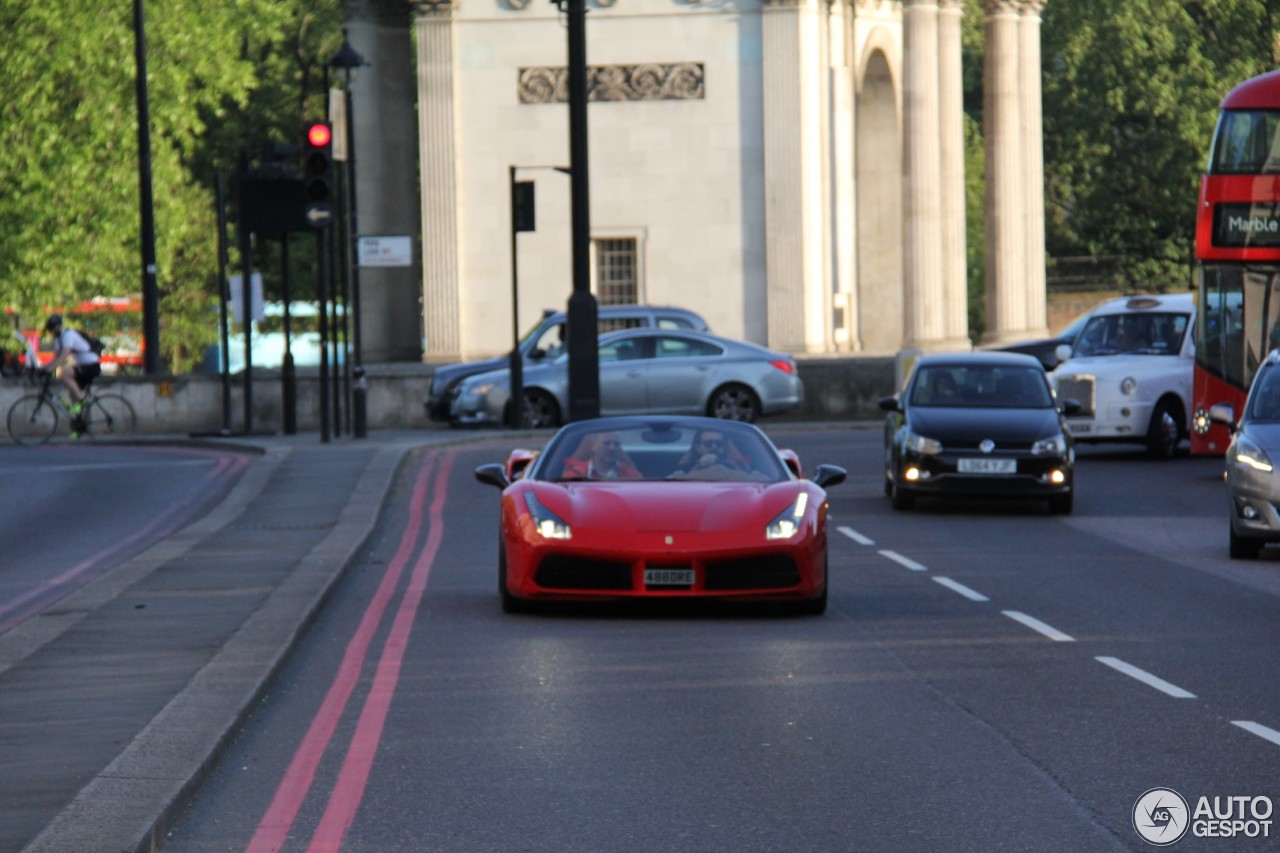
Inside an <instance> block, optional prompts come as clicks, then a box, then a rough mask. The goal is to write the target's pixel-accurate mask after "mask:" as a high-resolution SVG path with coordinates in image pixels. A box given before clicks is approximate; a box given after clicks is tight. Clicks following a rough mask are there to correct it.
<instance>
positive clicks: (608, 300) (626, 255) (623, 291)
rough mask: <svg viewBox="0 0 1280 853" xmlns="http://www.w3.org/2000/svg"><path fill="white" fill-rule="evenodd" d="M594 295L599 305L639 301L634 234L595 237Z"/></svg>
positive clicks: (625, 303)
mask: <svg viewBox="0 0 1280 853" xmlns="http://www.w3.org/2000/svg"><path fill="white" fill-rule="evenodd" d="M595 245H596V298H597V299H598V300H599V303H600V304H601V305H632V304H635V303H636V302H638V301H639V298H640V288H639V282H638V281H637V280H636V279H637V277H638V273H637V269H636V241H635V239H634V238H609V239H602V240H596V241H595Z"/></svg>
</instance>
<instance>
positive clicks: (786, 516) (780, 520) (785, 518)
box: [764, 492, 809, 539]
mask: <svg viewBox="0 0 1280 853" xmlns="http://www.w3.org/2000/svg"><path fill="white" fill-rule="evenodd" d="M808 507H809V493H808V492H801V493H800V494H799V495H797V496H796V499H795V502H794V503H792V504H791V506H789V507H787V508H786V509H785V510H783V511H782V513H781V514H779V515H778V517H777V518H775V519H774V520H773V521H771V522H769V526H768V527H766V528H765V529H764V538H765V539H790V538H791V537H792V536H795V535H796V534H797V533H799V532H800V522H801V520H802V519H803V518H804V511H805V510H806V509H808Z"/></svg>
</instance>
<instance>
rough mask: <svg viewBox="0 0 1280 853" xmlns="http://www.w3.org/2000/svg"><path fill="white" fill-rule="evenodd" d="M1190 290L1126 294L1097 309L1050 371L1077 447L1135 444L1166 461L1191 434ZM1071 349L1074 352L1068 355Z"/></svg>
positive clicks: (1192, 310)
mask: <svg viewBox="0 0 1280 853" xmlns="http://www.w3.org/2000/svg"><path fill="white" fill-rule="evenodd" d="M1195 312H1196V308H1195V301H1194V298H1193V296H1192V295H1191V294H1190V293H1181V294H1169V295H1153V296H1125V297H1120V298H1118V299H1112V300H1109V301H1107V302H1104V303H1102V304H1101V305H1099V306H1098V307H1097V308H1095V309H1094V311H1093V313H1092V314H1091V315H1090V317H1089V322H1088V323H1086V324H1085V326H1084V328H1083V329H1082V330H1081V331H1080V336H1079V337H1078V338H1076V342H1075V345H1074V346H1072V347H1070V348H1068V347H1065V346H1064V347H1061V348H1060V351H1059V355H1060V356H1061V357H1062V358H1063V360H1062V363H1061V364H1059V365H1058V366H1057V368H1055V369H1054V371H1053V372H1052V373H1051V374H1049V380H1050V382H1051V383H1052V384H1053V386H1054V389H1055V390H1056V392H1057V395H1058V399H1059V400H1076V401H1077V402H1079V403H1080V410H1079V411H1078V412H1074V413H1073V414H1071V415H1070V416H1068V417H1067V419H1066V420H1067V427H1068V429H1069V430H1070V431H1071V435H1072V437H1073V438H1074V439H1075V440H1076V442H1078V443H1087V442H1112V441H1124V442H1136V443H1141V444H1145V445H1146V446H1147V449H1148V451H1149V452H1150V453H1151V455H1152V456H1156V457H1160V458H1169V457H1171V456H1173V455H1174V454H1175V453H1176V452H1177V449H1178V445H1179V443H1180V442H1181V441H1182V439H1184V438H1186V437H1187V413H1188V412H1190V411H1191V373H1192V364H1193V362H1194V361H1195V344H1194V343H1193V341H1192V334H1191V330H1192V326H1193V325H1194V323H1195ZM1068 350H1069V351H1068Z"/></svg>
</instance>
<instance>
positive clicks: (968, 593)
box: [934, 577, 991, 601]
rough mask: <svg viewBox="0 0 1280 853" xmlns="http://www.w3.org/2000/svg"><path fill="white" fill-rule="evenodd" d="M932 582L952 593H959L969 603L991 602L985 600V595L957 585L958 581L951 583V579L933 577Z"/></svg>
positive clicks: (962, 585)
mask: <svg viewBox="0 0 1280 853" xmlns="http://www.w3.org/2000/svg"><path fill="white" fill-rule="evenodd" d="M934 580H935V581H937V582H938V583H940V584H942V585H943V586H945V587H946V588H947V589H949V590H952V591H953V592H958V593H960V594H961V595H963V596H964V597H965V598H967V599H969V600H970V601H990V600H991V599H989V598H987V597H986V596H985V595H983V594H982V593H980V592H976V591H974V590H972V589H969V587H967V586H965V585H964V584H962V583H959V582H958V581H953V580H952V579H951V578H944V577H934Z"/></svg>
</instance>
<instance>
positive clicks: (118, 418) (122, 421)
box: [7, 370, 136, 446]
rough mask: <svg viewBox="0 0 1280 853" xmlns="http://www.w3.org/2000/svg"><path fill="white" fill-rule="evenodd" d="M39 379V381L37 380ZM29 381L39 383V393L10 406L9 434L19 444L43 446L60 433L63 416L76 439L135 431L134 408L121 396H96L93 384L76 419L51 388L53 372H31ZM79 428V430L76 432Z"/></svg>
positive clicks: (24, 396) (118, 434) (28, 377)
mask: <svg viewBox="0 0 1280 853" xmlns="http://www.w3.org/2000/svg"><path fill="white" fill-rule="evenodd" d="M37 376H39V377H40V378H39V379H36V377H37ZM27 381H28V382H29V383H30V384H32V385H34V384H37V383H38V384H39V385H40V391H39V392H38V393H35V394H25V395H23V396H21V397H19V398H18V399H17V401H16V402H14V404H13V405H12V406H10V407H9V417H8V421H7V424H8V427H9V435H10V436H11V437H12V438H13V440H14V441H16V442H17V443H18V444H24V445H28V446H35V445H39V444H44V443H45V442H47V441H48V440H49V439H51V438H53V436H54V433H56V432H57V431H58V424H59V418H60V417H65V418H66V419H67V422H68V423H69V424H70V425H71V430H70V431H69V432H70V437H71V438H73V439H74V438H78V437H80V436H84V437H86V438H95V437H102V436H125V435H129V434H130V433H131V432H133V426H134V422H135V421H136V417H135V416H134V413H133V406H131V405H130V404H129V401H128V400H126V399H125V398H124V397H122V396H120V395H119V394H95V393H93V385H90V386H89V387H88V388H86V389H85V395H84V401H83V406H82V407H81V409H80V414H79V416H76V415H73V414H72V413H71V410H70V409H69V408H67V405H66V404H65V403H63V402H62V399H61V398H60V397H59V396H58V394H57V390H56V389H55V388H51V387H50V386H51V385H52V383H53V373H52V372H50V371H45V370H28V371H27ZM59 387H60V386H59ZM77 417H78V420H79V421H80V422H79V423H77ZM77 426H78V427H80V429H78V430H77V429H76V427H77ZM77 433H78V434H77Z"/></svg>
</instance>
